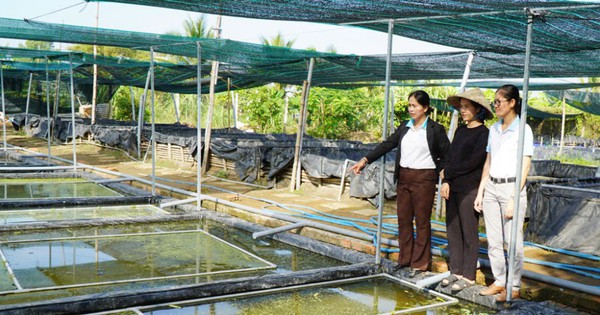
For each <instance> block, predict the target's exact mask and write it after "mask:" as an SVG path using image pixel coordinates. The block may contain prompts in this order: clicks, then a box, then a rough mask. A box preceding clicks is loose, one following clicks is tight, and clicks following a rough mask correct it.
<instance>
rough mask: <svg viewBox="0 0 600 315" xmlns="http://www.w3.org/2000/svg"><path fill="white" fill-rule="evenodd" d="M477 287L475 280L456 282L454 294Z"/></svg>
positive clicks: (453, 286)
mask: <svg viewBox="0 0 600 315" xmlns="http://www.w3.org/2000/svg"><path fill="white" fill-rule="evenodd" d="M474 285H475V280H467V279H465V278H461V279H460V280H458V281H456V282H455V283H454V284H453V285H452V288H451V289H452V293H458V292H460V291H462V290H464V289H466V288H468V287H472V286H474Z"/></svg>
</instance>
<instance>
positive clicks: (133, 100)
mask: <svg viewBox="0 0 600 315" xmlns="http://www.w3.org/2000/svg"><path fill="white" fill-rule="evenodd" d="M129 96H131V121H135V95H134V94H133V88H132V87H131V86H130V87H129Z"/></svg>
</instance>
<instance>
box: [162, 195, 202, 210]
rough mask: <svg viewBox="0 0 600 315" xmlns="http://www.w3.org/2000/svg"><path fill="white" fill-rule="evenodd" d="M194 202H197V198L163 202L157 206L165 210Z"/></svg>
mask: <svg viewBox="0 0 600 315" xmlns="http://www.w3.org/2000/svg"><path fill="white" fill-rule="evenodd" d="M196 201H197V197H193V198H187V199H176V200H173V201H169V202H163V203H161V204H160V205H159V207H160V208H161V209H162V208H167V207H173V206H178V205H184V204H186V203H192V202H196Z"/></svg>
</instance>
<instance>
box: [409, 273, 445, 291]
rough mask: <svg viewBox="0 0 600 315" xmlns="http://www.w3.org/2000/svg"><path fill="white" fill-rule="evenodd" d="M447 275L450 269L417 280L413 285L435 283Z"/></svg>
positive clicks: (421, 285)
mask: <svg viewBox="0 0 600 315" xmlns="http://www.w3.org/2000/svg"><path fill="white" fill-rule="evenodd" d="M449 275H450V271H446V272H442V273H440V274H437V275H435V276H432V277H429V278H425V279H422V280H419V281H417V282H416V283H415V285H416V286H417V287H419V288H424V287H428V286H430V285H432V284H435V283H438V282H440V281H442V280H444V278H446V277H448V276H449Z"/></svg>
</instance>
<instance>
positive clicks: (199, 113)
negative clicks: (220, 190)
mask: <svg viewBox="0 0 600 315" xmlns="http://www.w3.org/2000/svg"><path fill="white" fill-rule="evenodd" d="M196 54H197V59H198V63H197V64H196V77H197V80H196V81H197V82H196V89H197V92H196V161H197V162H196V209H198V210H200V208H201V206H202V199H201V198H200V193H201V192H202V167H201V163H202V162H201V161H202V159H201V158H200V156H201V155H200V151H201V150H200V149H201V148H202V146H201V145H202V127H201V126H200V123H201V122H200V118H201V116H202V83H201V82H202V80H201V79H202V67H201V64H202V62H201V61H202V59H201V57H202V46H200V42H196Z"/></svg>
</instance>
